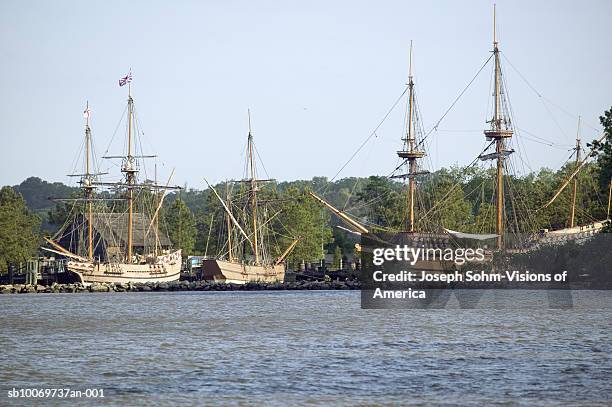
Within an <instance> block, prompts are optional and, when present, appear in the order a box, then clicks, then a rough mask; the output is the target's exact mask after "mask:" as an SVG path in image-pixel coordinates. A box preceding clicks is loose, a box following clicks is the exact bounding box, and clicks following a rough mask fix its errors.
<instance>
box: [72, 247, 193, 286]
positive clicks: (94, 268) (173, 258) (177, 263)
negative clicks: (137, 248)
mask: <svg viewBox="0 0 612 407" xmlns="http://www.w3.org/2000/svg"><path fill="white" fill-rule="evenodd" d="M66 269H67V270H68V271H70V272H72V273H74V274H75V275H76V276H77V279H78V280H80V282H81V283H83V284H91V283H115V284H117V283H153V282H156V283H161V282H169V281H176V280H178V279H179V277H180V274H181V251H180V250H177V251H175V252H173V253H170V254H167V255H163V256H159V257H158V258H157V261H156V262H155V263H151V264H127V263H93V262H79V261H69V262H67V263H66Z"/></svg>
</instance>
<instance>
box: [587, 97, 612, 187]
mask: <svg viewBox="0 0 612 407" xmlns="http://www.w3.org/2000/svg"><path fill="white" fill-rule="evenodd" d="M599 121H600V122H601V125H602V127H603V128H604V133H605V134H606V137H605V138H604V139H603V140H602V141H601V142H599V141H593V142H592V143H591V144H589V146H591V145H592V146H593V147H594V151H593V153H594V155H596V156H597V165H598V167H599V185H600V187H601V189H602V191H608V188H609V186H610V180H612V108H610V110H608V111H606V112H604V114H603V116H601V117H600V118H599Z"/></svg>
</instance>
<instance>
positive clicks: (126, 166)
mask: <svg viewBox="0 0 612 407" xmlns="http://www.w3.org/2000/svg"><path fill="white" fill-rule="evenodd" d="M133 115H134V100H133V99H132V84H131V83H128V131H127V133H128V136H127V137H128V139H127V156H126V157H125V160H124V163H123V167H122V169H121V170H122V171H123V172H124V173H125V181H126V184H127V201H128V224H127V259H126V261H127V262H128V263H131V262H132V244H133V230H132V227H133V216H134V184H135V181H136V180H135V178H136V177H135V176H136V172H137V169H136V159H135V157H134V156H133V155H132V126H133Z"/></svg>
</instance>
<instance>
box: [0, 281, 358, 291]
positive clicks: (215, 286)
mask: <svg viewBox="0 0 612 407" xmlns="http://www.w3.org/2000/svg"><path fill="white" fill-rule="evenodd" d="M360 288H361V284H360V283H359V282H358V281H297V282H286V283H258V282H251V283H247V284H232V283H229V284H226V283H217V282H211V281H172V282H168V283H142V284H141V283H136V284H134V283H124V284H112V283H110V284H106V283H93V284H91V285H87V286H84V285H82V284H53V285H49V286H44V285H40V284H36V285H32V284H14V285H0V294H30V293H31V294H36V293H39V294H51V293H109V292H154V291H282V290H293V291H295V290H359V289H360Z"/></svg>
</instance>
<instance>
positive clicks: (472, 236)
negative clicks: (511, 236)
mask: <svg viewBox="0 0 612 407" xmlns="http://www.w3.org/2000/svg"><path fill="white" fill-rule="evenodd" d="M444 231H446V233H448V234H449V235H452V236H454V237H456V238H458V239H474V240H488V239H495V238H497V237H498V236H499V235H496V234H488V235H487V234H476V233H463V232H456V231H454V230H450V229H446V228H444Z"/></svg>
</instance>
